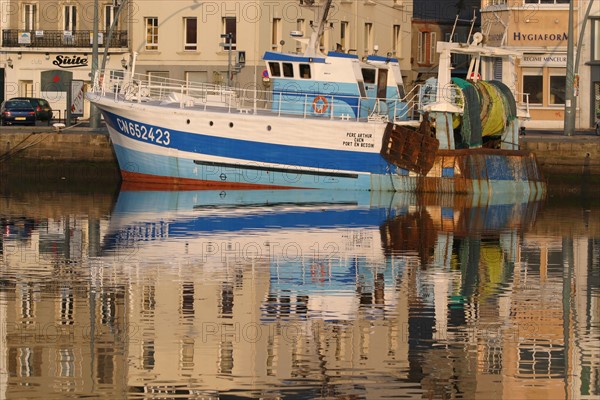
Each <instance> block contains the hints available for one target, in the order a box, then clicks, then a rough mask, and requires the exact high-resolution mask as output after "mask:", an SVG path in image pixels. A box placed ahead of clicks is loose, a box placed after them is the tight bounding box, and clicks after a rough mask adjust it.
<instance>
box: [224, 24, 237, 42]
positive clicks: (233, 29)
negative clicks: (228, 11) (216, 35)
mask: <svg viewBox="0 0 600 400" xmlns="http://www.w3.org/2000/svg"><path fill="white" fill-rule="evenodd" d="M223 33H225V34H227V33H230V34H231V41H230V43H231V50H235V49H236V44H237V24H236V20H235V17H225V18H223Z"/></svg>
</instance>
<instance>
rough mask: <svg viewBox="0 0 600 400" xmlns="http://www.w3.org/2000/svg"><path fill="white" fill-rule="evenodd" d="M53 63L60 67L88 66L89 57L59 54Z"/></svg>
mask: <svg viewBox="0 0 600 400" xmlns="http://www.w3.org/2000/svg"><path fill="white" fill-rule="evenodd" d="M52 64H54V65H56V66H57V67H60V68H77V67H87V66H88V59H87V57H81V56H64V55H58V56H56V59H55V60H54V61H52Z"/></svg>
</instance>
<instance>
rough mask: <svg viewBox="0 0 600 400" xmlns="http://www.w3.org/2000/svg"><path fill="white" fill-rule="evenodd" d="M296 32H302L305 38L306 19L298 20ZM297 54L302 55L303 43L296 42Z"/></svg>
mask: <svg viewBox="0 0 600 400" xmlns="http://www.w3.org/2000/svg"><path fill="white" fill-rule="evenodd" d="M296 30H297V31H299V32H302V35H303V36H304V18H298V19H297V20H296ZM296 53H302V42H300V41H298V40H296Z"/></svg>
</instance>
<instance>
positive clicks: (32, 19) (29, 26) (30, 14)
mask: <svg viewBox="0 0 600 400" xmlns="http://www.w3.org/2000/svg"><path fill="white" fill-rule="evenodd" d="M22 22H23V30H24V31H27V32H31V31H34V30H35V29H36V27H37V4H35V3H25V4H23V21H22Z"/></svg>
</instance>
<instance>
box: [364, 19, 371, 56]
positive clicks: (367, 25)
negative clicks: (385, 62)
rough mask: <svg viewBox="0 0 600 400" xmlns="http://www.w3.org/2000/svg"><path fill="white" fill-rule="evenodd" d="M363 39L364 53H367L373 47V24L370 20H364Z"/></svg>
mask: <svg viewBox="0 0 600 400" xmlns="http://www.w3.org/2000/svg"><path fill="white" fill-rule="evenodd" d="M363 40H364V45H365V53H367V54H369V53H370V52H371V49H373V24H372V23H370V22H365V31H364V38H363Z"/></svg>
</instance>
